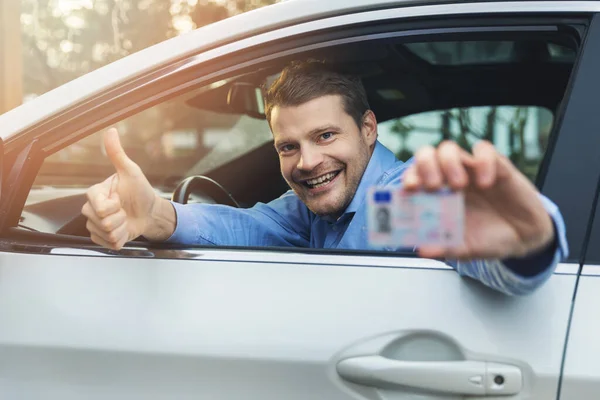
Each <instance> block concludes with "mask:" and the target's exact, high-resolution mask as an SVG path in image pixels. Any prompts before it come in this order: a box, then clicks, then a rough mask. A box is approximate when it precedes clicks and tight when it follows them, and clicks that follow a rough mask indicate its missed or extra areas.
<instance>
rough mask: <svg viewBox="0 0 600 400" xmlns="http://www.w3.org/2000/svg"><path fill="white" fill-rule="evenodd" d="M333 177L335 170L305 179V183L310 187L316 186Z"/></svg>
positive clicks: (325, 182)
mask: <svg viewBox="0 0 600 400" xmlns="http://www.w3.org/2000/svg"><path fill="white" fill-rule="evenodd" d="M334 177H335V172H330V173H328V174H325V175H323V176H320V177H318V178H315V179H311V180H309V181H306V183H308V184H309V185H310V186H312V187H315V188H317V187H320V186H323V185H326V184H328V183H329V181H331V180H332V179H333V178H334Z"/></svg>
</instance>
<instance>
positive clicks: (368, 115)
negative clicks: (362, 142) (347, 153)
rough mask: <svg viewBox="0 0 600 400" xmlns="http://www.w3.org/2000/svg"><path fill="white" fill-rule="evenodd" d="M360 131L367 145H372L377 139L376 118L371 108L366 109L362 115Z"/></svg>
mask: <svg viewBox="0 0 600 400" xmlns="http://www.w3.org/2000/svg"><path fill="white" fill-rule="evenodd" d="M361 133H362V135H363V137H364V138H365V139H366V141H367V144H368V145H369V147H373V146H374V145H375V142H376V141H377V118H375V113H374V112H373V111H371V110H367V111H366V112H365V113H364V115H363V118H362V128H361Z"/></svg>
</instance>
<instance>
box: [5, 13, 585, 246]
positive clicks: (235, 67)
mask: <svg viewBox="0 0 600 400" xmlns="http://www.w3.org/2000/svg"><path fill="white" fill-rule="evenodd" d="M512 18H514V16H513V17H512ZM527 18H529V20H530V21H533V20H535V19H534V18H533V17H532V16H531V15H527V16H522V17H519V18H518V19H519V20H520V19H527ZM550 20H556V17H548V18H546V17H542V18H539V20H535V24H536V25H541V24H543V23H546V24H547V23H548V22H546V21H550ZM463 21H469V24H471V25H476V24H478V23H481V22H480V21H485V22H486V23H487V24H489V25H490V26H493V27H494V28H495V29H498V26H499V25H501V23H498V22H497V21H507V19H506V18H504V17H496V16H487V17H485V18H480V17H478V18H469V17H466V18H465V17H461V16H458V17H456V18H449V19H448V20H446V21H444V23H446V24H449V25H454V28H445V31H447V32H449V33H452V32H456V30H457V29H458V30H461V28H460V25H461V22H463ZM478 21H479V22H478ZM439 23H440V22H439V20H436V19H435V18H432V17H430V16H424V17H422V18H421V19H420V20H419V21H417V22H416V24H417V25H421V26H423V25H428V24H433V25H436V26H437V24H439ZM513 23H514V21H513ZM532 23H533V22H532ZM412 24H415V21H410V22H407V21H405V20H404V18H400V19H399V20H398V21H394V22H393V25H398V26H400V27H402V29H401V30H400V32H399V31H398V30H396V31H392V32H391V33H390V35H393V36H397V35H398V34H400V33H401V34H405V35H407V36H408V35H410V34H411V32H413V31H414V29H410V28H407V26H411V25H412ZM391 25H392V24H391ZM349 29H350V31H351V32H352V31H353V30H352V29H351V28H349ZM365 29H366V28H365V27H364V26H360V27H358V28H357V30H358V32H359V33H360V32H361V31H363V33H364V30H365ZM463 30H464V29H463ZM428 31H431V32H430V34H436V35H439V34H440V33H441V32H440V29H439V28H430V29H429V30H428ZM423 33H424V32H423V31H420V32H419V35H422V34H423ZM333 35H334V36H335V35H337V36H339V32H334V33H333ZM378 35H379V37H381V35H382V34H378ZM313 36H316V37H317V38H320V40H316V39H315V37H313V38H312V41H313V42H315V43H313V44H305V45H304V46H300V45H297V40H298V39H297V38H292V39H287V42H286V40H284V41H280V40H276V41H274V42H273V43H269V46H265V47H266V48H270V49H276V51H270V52H269V53H268V55H267V56H265V55H264V54H263V56H262V58H260V57H257V56H256V52H257V51H259V52H262V53H265V52H266V50H265V47H263V48H260V49H255V48H252V49H248V50H244V51H240V52H239V54H237V53H236V54H234V55H233V57H232V54H226V55H225V56H223V55H222V56H221V58H220V59H221V61H222V58H223V57H226V58H227V59H228V61H226V62H225V64H226V66H225V67H223V66H222V65H221V66H220V65H219V63H218V62H215V63H213V64H211V67H212V71H213V72H212V73H210V72H209V73H207V74H204V72H207V70H206V69H205V68H200V67H203V66H204V65H201V66H200V67H199V68H197V69H193V70H184V71H181V73H180V74H174V75H171V76H169V79H164V80H163V81H162V82H160V84H159V86H160V87H163V88H164V91H165V92H166V93H167V94H164V93H163V92H161V93H162V94H163V96H162V97H161V98H160V101H165V100H168V99H170V98H172V97H174V96H178V95H180V94H181V92H182V91H183V90H185V89H187V90H192V87H197V86H198V85H200V84H201V83H202V84H206V83H207V82H209V81H210V80H213V81H215V80H218V79H222V78H223V77H225V76H228V75H232V74H239V73H240V71H249V70H251V69H252V68H253V67H255V66H256V65H259V63H261V62H266V61H268V60H265V59H278V58H281V57H285V56H289V55H290V50H289V49H287V50H285V47H289V46H290V42H291V44H294V46H293V53H298V52H303V51H306V50H310V49H313V48H316V47H317V46H323V45H324V43H326V44H327V43H331V42H332V41H333V42H339V41H340V39H332V38H331V37H328V35H327V33H320V32H317V33H314V35H313ZM365 36H366V37H368V38H372V34H370V35H366V34H363V35H352V36H349V37H348V38H347V40H359V39H358V38H364V37H365ZM325 38H328V39H329V40H325ZM302 40H304V41H306V38H303V39H302ZM302 40H300V42H302ZM361 40H364V39H361ZM277 49H280V50H279V51H277ZM579 55H581V49H580V52H579ZM236 57H237V58H236ZM248 58H250V60H253V61H252V62H248V61H247V59H248ZM242 60H244V61H243V62H242ZM219 67H220V68H219ZM217 71H218V72H217ZM575 75H576V70H574V71H573V73H572V76H571V81H572V80H573V77H574V76H575ZM171 78H172V79H173V80H176V82H180V83H179V86H176V87H177V88H179V91H178V90H175V89H173V85H172V81H171ZM182 78H184V79H185V83H184V84H182V83H181V82H182ZM190 80H192V81H193V82H194V83H193V84H191V83H190ZM200 82H201V83H200ZM194 85H195V86H194ZM181 86H184V88H181ZM187 90H186V91H187ZM135 94H136V95H137V96H142V95H144V96H143V97H145V98H146V97H147V95H146V94H145V93H144V91H143V90H139V91H137V92H136V93H135ZM121 101H124V99H119V101H114V102H113V103H111V107H110V108H111V109H113V110H114V111H115V113H116V110H117V109H118V108H119V103H120V102H121ZM152 102H153V103H154V104H157V103H158V102H159V100H157V99H153V100H152ZM135 104H137V103H135ZM150 106H151V105H149V106H148V107H150ZM148 107H146V108H148ZM139 111H140V110H135V111H131V110H130V111H128V112H129V115H131V114H132V113H133V112H139ZM115 113H113V114H112V115H113V117H112V118H109V117H106V118H104V120H103V121H102V122H103V124H104V125H109V124H110V123H113V122H114V119H115V117H114V115H118V114H115ZM122 118H123V116H122V115H118V119H119V120H120V119H122ZM555 118H557V116H555ZM84 119H85V118H84ZM557 119H558V118H557ZM554 129H555V130H557V128H556V124H555V128H554ZM94 131H97V129H95V130H94ZM557 132H558V131H557ZM81 136H85V135H82V134H80V135H79V137H81ZM551 136H557V134H555V133H553V134H552V135H551ZM51 137H53V136H51ZM79 137H77V138H74V137H71V138H70V139H65V138H64V137H63V141H62V143H61V148H63V147H65V146H66V145H68V144H71V143H72V142H74V141H75V140H78V139H79ZM45 139H46V140H51V138H50V137H49V138H45ZM38 151H41V152H44V151H47V147H45V146H44V144H43V143H39V142H34V143H33V144H32V145H31V146H30V153H29V154H28V155H26V156H24V158H25V159H27V160H29V164H28V166H29V171H28V172H27V174H25V175H26V176H28V177H30V178H31V175H33V177H35V175H36V173H37V170H38V169H39V166H38V168H35V167H36V165H35V161H33V160H34V159H39V158H40V157H32V156H31V153H35V152H38ZM25 154H27V153H25ZM548 157H550V158H552V149H551V148H550V146H549V148H548V150H547V152H546V156H545V158H548ZM38 162H39V161H38ZM40 164H41V163H40ZM540 168H542V167H540ZM32 171H36V173H33V172H32ZM21 175H23V174H21ZM24 183H25V182H24ZM26 186H27V183H25V185H23V186H21V187H20V191H21V192H23V191H24V192H25V198H26V195H27V193H28V192H29V188H27V190H24V187H26ZM22 201H23V203H24V199H22ZM5 205H7V204H5ZM8 205H9V206H10V208H9V214H10V213H12V217H13V221H14V220H15V216H16V219H18V215H20V210H21V209H22V206H20V205H19V201H16V200H15V201H13V202H12V203H8ZM15 210H18V213H15ZM87 242H89V241H87ZM130 245H131V247H136V246H146V245H147V244H146V243H143V242H132V243H130ZM92 247H94V246H93V245H92ZM188 247H189V246H188ZM198 247H199V248H202V246H198ZM218 248H223V247H221V246H219V247H218ZM245 249H248V248H245ZM259 249H260V250H262V251H265V250H270V248H267V247H261V248H259ZM271 250H277V249H271ZM286 250H287V251H290V250H291V251H296V249H286ZM302 251H304V249H303V250H302ZM307 251H308V252H311V253H312V252H317V253H318V252H326V253H328V254H331V253H332V249H310V250H307ZM334 252H335V251H334ZM338 252H339V251H338ZM342 253H346V251H345V250H344V251H342ZM357 254H365V255H368V256H373V255H377V256H393V257H398V254H397V253H392V254H386V252H375V253H373V252H369V251H366V252H365V251H357ZM402 256H406V255H404V254H403V255H402Z"/></svg>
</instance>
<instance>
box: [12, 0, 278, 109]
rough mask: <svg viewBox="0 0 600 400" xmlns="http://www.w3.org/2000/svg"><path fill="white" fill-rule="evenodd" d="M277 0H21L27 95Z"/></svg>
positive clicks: (38, 93) (24, 92)
mask: <svg viewBox="0 0 600 400" xmlns="http://www.w3.org/2000/svg"><path fill="white" fill-rule="evenodd" d="M11 1H12V0H11ZM277 1H278V0H21V26H22V35H23V37H22V39H23V67H24V70H23V75H24V76H23V80H24V81H23V94H24V97H25V100H26V99H27V98H29V97H31V96H37V95H40V94H42V93H45V92H47V91H49V90H51V89H53V88H55V87H57V86H60V85H61V84H63V83H65V82H68V81H70V80H72V79H74V78H76V77H78V76H80V75H83V74H85V73H87V72H90V71H92V70H94V69H96V68H99V67H101V66H103V65H106V64H108V63H110V62H112V61H115V60H117V59H119V58H122V57H124V56H127V55H128V54H131V53H134V52H136V51H138V50H141V49H144V48H146V47H148V46H151V45H153V44H156V43H159V42H161V41H164V40H166V39H169V38H171V37H173V36H176V35H179V34H182V33H185V32H187V31H190V30H192V29H195V28H197V27H200V26H204V25H208V24H210V23H213V22H216V21H218V20H221V19H224V18H227V17H229V16H232V15H235V14H238V13H241V12H245V11H249V10H252V9H254V8H258V7H262V6H265V5H268V4H273V3H276V2H277Z"/></svg>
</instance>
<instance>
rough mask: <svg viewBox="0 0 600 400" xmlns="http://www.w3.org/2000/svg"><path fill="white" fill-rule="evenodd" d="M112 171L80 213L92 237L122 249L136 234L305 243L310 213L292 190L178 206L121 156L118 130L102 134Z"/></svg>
mask: <svg viewBox="0 0 600 400" xmlns="http://www.w3.org/2000/svg"><path fill="white" fill-rule="evenodd" d="M104 143H105V147H106V153H107V155H108V157H109V159H110V161H111V163H112V164H113V166H114V167H115V170H116V173H115V174H114V175H112V176H111V177H109V178H108V179H106V180H105V181H104V182H101V183H99V184H97V185H94V186H92V187H91V188H90V189H88V191H87V198H88V201H87V202H86V203H85V205H84V206H83V207H82V210H81V212H82V213H83V215H84V216H86V217H87V219H88V221H87V225H86V227H87V229H88V230H89V231H90V236H91V239H92V240H93V241H94V242H95V243H98V244H100V245H102V246H104V247H107V248H111V249H116V250H118V249H120V248H122V247H123V246H124V245H125V243H127V242H129V241H131V240H134V239H136V238H138V237H140V236H143V237H145V238H146V239H148V240H149V241H165V240H169V241H171V242H175V241H179V242H182V243H186V244H213V245H215V244H216V245H230V246H236V245H239V246H269V245H270V246H307V245H308V244H309V243H310V233H309V229H310V216H309V212H308V209H307V208H306V206H304V205H303V204H302V202H301V201H300V200H299V199H298V198H297V197H296V196H295V195H293V194H292V193H291V192H288V193H286V194H284V195H283V196H281V197H280V198H279V199H276V200H274V201H272V202H270V203H268V204H262V203H260V204H257V205H256V206H254V207H252V208H250V209H239V208H233V207H227V206H221V205H205V204H190V205H185V206H184V205H180V204H175V203H172V202H169V201H168V200H166V199H163V198H160V197H159V196H157V194H156V192H155V191H154V189H153V188H152V185H151V184H150V182H149V181H148V179H147V178H146V177H145V176H144V174H143V172H142V170H141V169H140V167H139V166H138V165H137V164H135V163H134V162H133V161H132V160H131V159H130V158H129V157H128V156H127V154H125V151H124V150H123V147H122V146H121V143H120V140H119V135H118V133H117V131H116V130H114V129H110V130H109V131H107V133H106V135H105V137H104Z"/></svg>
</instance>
